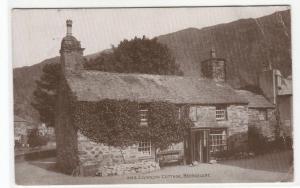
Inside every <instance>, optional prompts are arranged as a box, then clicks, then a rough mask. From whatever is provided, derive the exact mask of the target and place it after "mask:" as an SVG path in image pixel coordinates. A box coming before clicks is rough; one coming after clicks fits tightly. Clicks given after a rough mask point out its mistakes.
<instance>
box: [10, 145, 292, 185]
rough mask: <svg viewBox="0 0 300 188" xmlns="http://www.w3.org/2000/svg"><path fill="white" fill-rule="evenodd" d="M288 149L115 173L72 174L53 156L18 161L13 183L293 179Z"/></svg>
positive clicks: (277, 180) (262, 180)
mask: <svg viewBox="0 0 300 188" xmlns="http://www.w3.org/2000/svg"><path fill="white" fill-rule="evenodd" d="M291 156H292V152H291V151H285V152H280V153H272V154H266V155H263V156H257V157H255V158H252V159H243V160H234V161H224V162H221V163H218V164H199V165H197V166H188V165H186V166H183V165H182V166H170V167H164V168H162V169H161V170H159V171H155V172H151V173H147V174H134V175H127V176H114V177H72V176H68V175H65V174H62V173H59V172H56V171H55V169H54V166H55V159H54V158H49V159H44V160H38V161H31V162H28V161H23V162H17V163H16V165H15V169H16V173H15V176H16V184H18V185H62V184H70V185H75V184H120V183H238V182H240V183H242V182H243V183H246V182H280V181H284V182H286V181H292V180H293V175H292V174H293V172H292V168H291V167H290V159H291Z"/></svg>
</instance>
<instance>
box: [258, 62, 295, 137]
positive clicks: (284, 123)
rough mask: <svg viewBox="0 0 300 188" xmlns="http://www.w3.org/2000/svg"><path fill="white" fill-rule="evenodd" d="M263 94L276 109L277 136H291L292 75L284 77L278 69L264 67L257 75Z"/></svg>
mask: <svg viewBox="0 0 300 188" xmlns="http://www.w3.org/2000/svg"><path fill="white" fill-rule="evenodd" d="M259 86H260V88H261V90H262V91H263V93H264V95H265V96H266V97H267V98H268V99H269V101H271V102H272V103H273V104H274V105H275V106H276V109H277V112H276V114H277V116H278V119H279V123H280V124H279V130H278V132H279V136H284V137H290V138H292V137H293V134H292V132H293V93H292V92H293V89H292V76H288V77H287V78H284V77H283V76H282V75H281V73H280V71H279V70H276V69H271V68H270V69H266V70H264V71H263V72H262V73H261V75H260V77H259Z"/></svg>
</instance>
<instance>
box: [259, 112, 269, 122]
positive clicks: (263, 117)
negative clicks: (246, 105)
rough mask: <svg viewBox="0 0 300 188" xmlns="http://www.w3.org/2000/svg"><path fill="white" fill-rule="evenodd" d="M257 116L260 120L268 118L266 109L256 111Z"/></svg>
mask: <svg viewBox="0 0 300 188" xmlns="http://www.w3.org/2000/svg"><path fill="white" fill-rule="evenodd" d="M258 118H259V120H260V121H265V120H268V112H267V110H266V109H261V110H259V111H258Z"/></svg>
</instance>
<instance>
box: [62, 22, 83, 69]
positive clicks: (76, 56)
mask: <svg viewBox="0 0 300 188" xmlns="http://www.w3.org/2000/svg"><path fill="white" fill-rule="evenodd" d="M66 25H67V35H66V36H65V37H64V38H63V39H62V41H61V48H60V62H61V67H62V70H63V73H65V74H67V73H71V74H77V73H80V72H81V70H83V62H84V58H83V50H84V48H81V44H80V41H78V40H77V39H76V38H75V37H74V36H72V20H67V21H66Z"/></svg>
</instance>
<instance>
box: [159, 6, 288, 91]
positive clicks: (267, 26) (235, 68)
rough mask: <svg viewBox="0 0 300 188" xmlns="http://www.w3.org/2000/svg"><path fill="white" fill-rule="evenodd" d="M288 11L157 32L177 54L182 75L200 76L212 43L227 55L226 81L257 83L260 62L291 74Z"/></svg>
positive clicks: (241, 84) (162, 40) (224, 55)
mask: <svg viewBox="0 0 300 188" xmlns="http://www.w3.org/2000/svg"><path fill="white" fill-rule="evenodd" d="M290 36H291V35H290V11H282V12H277V13H274V14H272V15H269V16H265V17H261V18H258V19H242V20H238V21H235V22H231V23H227V24H220V25H216V26H211V27H207V28H203V29H200V30H199V29H195V28H189V29H185V30H182V31H178V32H175V33H171V34H167V35H163V36H159V37H158V40H159V41H160V42H161V43H164V44H166V45H167V46H168V47H169V48H170V49H171V51H172V53H173V55H174V56H175V57H176V62H177V63H179V64H180V67H181V69H182V70H183V72H184V74H185V75H189V76H198V77H201V61H203V60H205V59H206V58H208V57H209V55H210V54H209V51H210V49H211V48H212V47H214V48H215V49H216V52H217V56H218V57H222V58H226V60H227V64H226V66H227V67H226V73H227V78H228V82H229V83H230V84H231V85H232V86H233V87H236V88H238V87H243V86H245V85H248V84H253V85H257V76H258V74H259V72H261V70H262V67H263V63H271V64H272V66H273V67H274V68H278V69H279V70H281V71H282V73H283V74H284V75H285V76H287V75H289V74H291V66H292V61H291V54H290V53H291V51H290V50H291V40H290Z"/></svg>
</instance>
